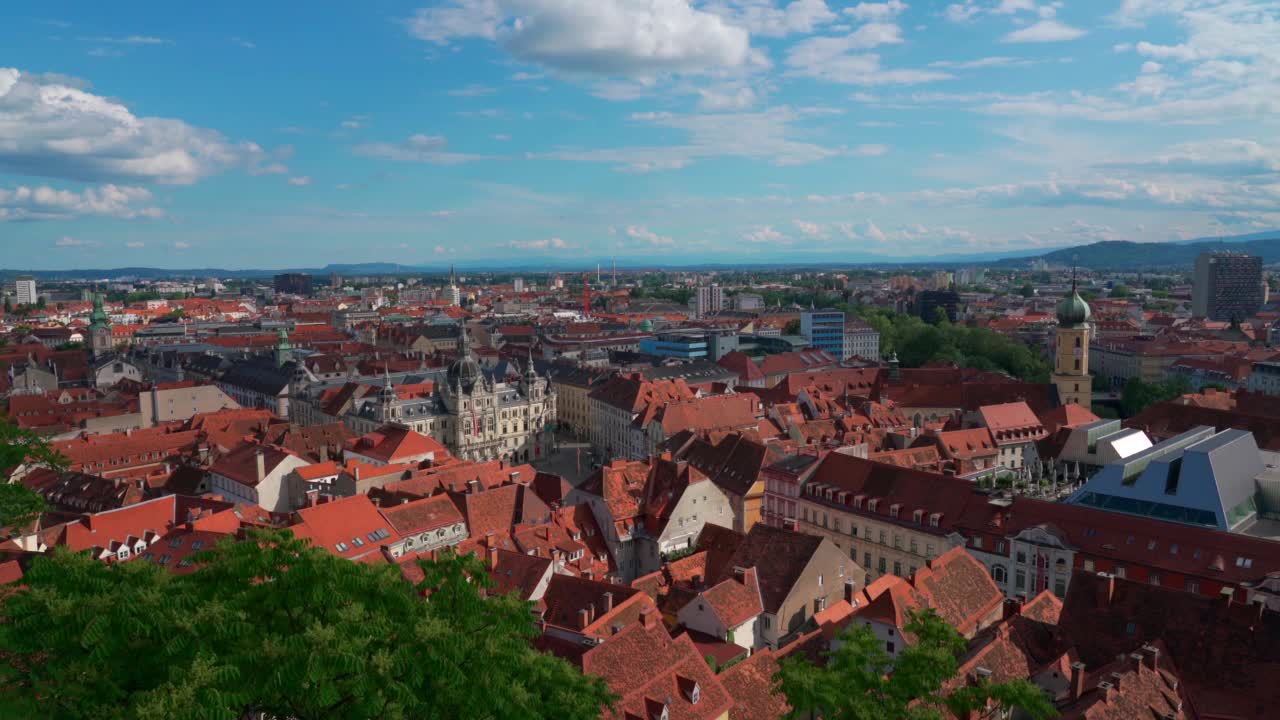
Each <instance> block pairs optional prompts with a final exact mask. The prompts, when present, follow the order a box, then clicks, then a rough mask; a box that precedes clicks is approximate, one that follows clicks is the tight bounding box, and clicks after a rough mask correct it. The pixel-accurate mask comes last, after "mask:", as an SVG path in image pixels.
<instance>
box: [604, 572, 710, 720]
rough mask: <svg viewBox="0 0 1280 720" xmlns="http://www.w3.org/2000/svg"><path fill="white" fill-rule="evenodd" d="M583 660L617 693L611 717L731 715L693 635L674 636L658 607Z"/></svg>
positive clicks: (695, 719)
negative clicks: (670, 632) (668, 630)
mask: <svg viewBox="0 0 1280 720" xmlns="http://www.w3.org/2000/svg"><path fill="white" fill-rule="evenodd" d="M641 595H643V593H641ZM581 663H582V671H583V672H584V673H588V674H591V675H595V676H597V677H601V678H603V679H604V681H605V683H607V684H608V686H609V689H610V690H611V691H612V692H613V694H614V695H616V696H617V701H616V702H615V704H614V706H613V708H612V709H609V710H606V711H605V714H604V715H603V717H605V718H606V719H607V720H633V719H636V718H643V719H644V720H676V719H677V718H679V719H680V720H728V718H729V710H730V709H731V708H732V707H733V698H732V697H730V695H729V692H728V691H727V690H725V687H724V685H723V684H722V683H721V682H720V678H719V677H718V676H717V675H716V674H715V672H714V671H713V670H712V669H711V668H710V667H709V666H708V665H707V661H706V660H704V659H703V657H702V654H701V653H700V652H699V651H698V648H697V646H695V645H694V643H693V640H692V639H691V638H690V637H689V635H688V634H683V635H680V636H679V637H677V638H675V639H672V638H671V635H670V634H669V633H668V632H667V630H666V628H665V627H663V624H662V620H661V618H659V617H658V612H657V610H656V609H653V608H649V609H646V610H645V611H643V612H641V614H640V616H639V620H638V621H636V622H632V623H630V624H629V625H627V626H626V627H625V628H623V629H622V631H621V632H619V633H617V634H616V635H614V636H613V637H610V638H609V639H607V640H605V641H604V642H602V643H600V644H598V645H596V646H594V647H592V648H590V649H589V650H587V651H586V653H584V654H582V655H581Z"/></svg>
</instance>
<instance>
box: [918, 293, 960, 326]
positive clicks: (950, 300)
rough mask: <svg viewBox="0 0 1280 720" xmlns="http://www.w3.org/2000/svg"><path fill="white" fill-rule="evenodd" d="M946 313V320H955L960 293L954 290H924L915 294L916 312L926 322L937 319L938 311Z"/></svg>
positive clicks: (933, 321) (958, 311) (957, 314)
mask: <svg viewBox="0 0 1280 720" xmlns="http://www.w3.org/2000/svg"><path fill="white" fill-rule="evenodd" d="M939 310H942V311H943V312H945V313H946V314H947V320H949V321H951V322H955V321H956V318H957V317H958V316H959V314H960V295H959V293H957V292H956V291H954V290H925V291H923V292H920V293H919V294H917V295H916V312H917V314H919V315H920V319H921V320H924V321H925V322H927V323H936V322H937V321H938V311H939Z"/></svg>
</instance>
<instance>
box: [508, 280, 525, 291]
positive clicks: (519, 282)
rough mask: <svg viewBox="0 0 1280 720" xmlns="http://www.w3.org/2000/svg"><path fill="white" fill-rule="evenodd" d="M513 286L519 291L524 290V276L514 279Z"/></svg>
mask: <svg viewBox="0 0 1280 720" xmlns="http://www.w3.org/2000/svg"><path fill="white" fill-rule="evenodd" d="M511 286H512V287H513V288H515V291H516V292H518V293H522V292H524V278H520V277H518V278H516V279H515V280H513V281H512V283H511Z"/></svg>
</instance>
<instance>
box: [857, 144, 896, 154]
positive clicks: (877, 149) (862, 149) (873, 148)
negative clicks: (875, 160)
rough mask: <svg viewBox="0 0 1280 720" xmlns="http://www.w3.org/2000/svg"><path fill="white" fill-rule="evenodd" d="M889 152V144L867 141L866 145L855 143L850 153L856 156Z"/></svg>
mask: <svg viewBox="0 0 1280 720" xmlns="http://www.w3.org/2000/svg"><path fill="white" fill-rule="evenodd" d="M888 152H889V146H888V145H881V144H879V143H867V144H864V145H855V146H854V147H853V148H852V150H850V154H851V155H854V156H856V157H879V156H881V155H884V154H886V153H888Z"/></svg>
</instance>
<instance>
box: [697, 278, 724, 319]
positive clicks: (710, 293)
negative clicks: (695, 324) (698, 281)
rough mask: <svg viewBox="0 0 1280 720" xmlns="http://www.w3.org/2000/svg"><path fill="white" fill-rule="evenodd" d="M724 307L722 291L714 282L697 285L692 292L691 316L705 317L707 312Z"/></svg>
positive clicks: (716, 310) (718, 310) (717, 310)
mask: <svg viewBox="0 0 1280 720" xmlns="http://www.w3.org/2000/svg"><path fill="white" fill-rule="evenodd" d="M723 309H724V292H723V291H722V290H721V289H720V286H719V285H717V284H716V283H711V284H710V285H699V286H698V289H697V291H696V292H695V293H694V294H693V316H694V317H695V318H701V317H705V316H706V315H707V314H708V313H714V312H720V311H721V310H723Z"/></svg>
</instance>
